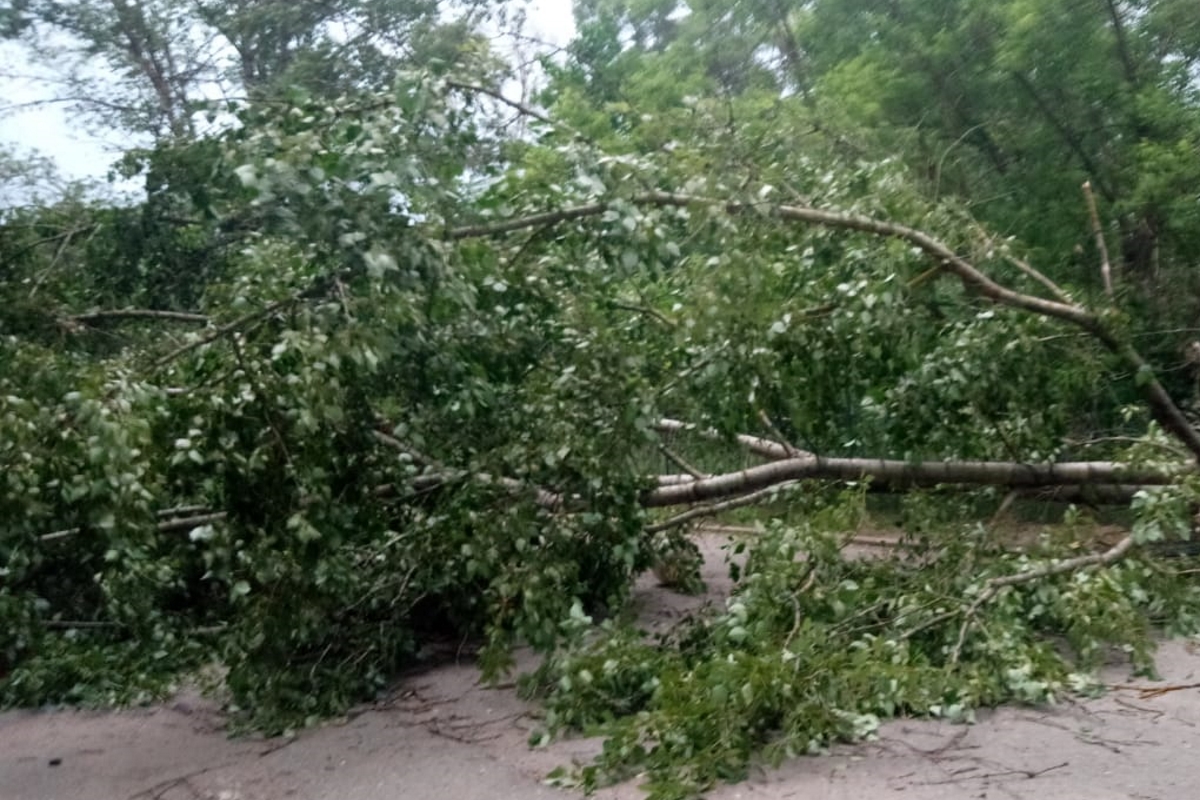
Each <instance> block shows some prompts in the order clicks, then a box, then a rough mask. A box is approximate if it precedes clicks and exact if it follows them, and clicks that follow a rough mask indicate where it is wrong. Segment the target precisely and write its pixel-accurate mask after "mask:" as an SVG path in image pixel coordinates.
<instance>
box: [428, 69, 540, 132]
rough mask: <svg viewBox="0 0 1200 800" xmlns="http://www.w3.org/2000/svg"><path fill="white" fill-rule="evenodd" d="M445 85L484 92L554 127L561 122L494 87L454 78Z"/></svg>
mask: <svg viewBox="0 0 1200 800" xmlns="http://www.w3.org/2000/svg"><path fill="white" fill-rule="evenodd" d="M446 85H447V86H449V87H451V88H454V89H459V90H462V91H464V92H477V93H478V94H486V95H487V96H488V97H491V98H492V99H494V100H499V101H500V102H501V103H504V105H506V106H509V107H511V108H514V109H516V110H517V111H519V112H521V113H522V114H524V115H525V116H527V117H533V118H534V119H536V120H537V121H538V122H544V123H546V124H547V125H551V126H554V127H556V128H557V127H561V123H558V122H555V121H554V120H553V119H551V118H550V117H548V116H547V115H546V114H543V113H542V112H541V111H538V110H537V109H535V108H531V107H530V106H528V105H526V104H525V103H522V102H521V101H520V100H513V99H512V98H509V97H505V96H504V94H503V93H502V92H500V91H498V90H496V89H489V88H488V87H486V86H479V85H478V84H474V83H463V82H461V81H455V80H448V81H446Z"/></svg>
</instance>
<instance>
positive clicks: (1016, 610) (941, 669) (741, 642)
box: [525, 492, 1200, 800]
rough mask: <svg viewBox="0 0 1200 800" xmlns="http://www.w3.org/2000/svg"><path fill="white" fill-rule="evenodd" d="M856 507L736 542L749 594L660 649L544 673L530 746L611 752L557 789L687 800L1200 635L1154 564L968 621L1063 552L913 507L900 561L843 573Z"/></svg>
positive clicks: (1172, 574)
mask: <svg viewBox="0 0 1200 800" xmlns="http://www.w3.org/2000/svg"><path fill="white" fill-rule="evenodd" d="M863 503H864V495H862V494H861V493H854V492H851V493H848V494H843V495H842V496H825V497H820V498H818V499H810V500H808V501H806V502H802V503H801V504H800V507H797V508H793V509H792V510H793V512H794V513H797V514H798V516H799V517H801V518H802V519H803V522H802V523H801V524H799V525H790V524H787V523H784V522H771V523H768V524H767V525H765V526H762V527H761V529H760V531H759V533H757V534H756V535H755V541H754V543H753V545H752V546H750V547H747V546H746V544H745V543H744V542H741V543H738V544H737V545H731V546H730V553H729V567H730V570H731V571H732V572H733V573H734V575H735V577H736V579H737V583H736V586H735V589H734V591H733V593H732V595H731V596H730V597H729V598H728V600H727V601H726V602H725V607H724V608H723V609H719V610H715V611H713V612H712V613H700V614H697V615H695V616H693V617H691V618H688V619H685V620H684V621H683V622H681V623H679V624H677V625H676V626H675V627H674V628H673V629H672V630H671V631H670V632H669V633H666V634H663V635H659V636H658V637H657V638H655V637H651V636H649V635H648V634H645V633H640V632H637V631H635V630H631V629H630V627H628V626H627V625H623V624H615V623H613V622H605V623H604V624H603V625H601V626H600V628H599V631H598V632H597V633H596V634H595V635H592V636H589V637H587V638H585V639H583V640H581V641H579V642H578V643H577V644H576V645H575V646H574V647H573V648H570V649H567V650H564V651H562V652H560V653H558V654H556V655H555V656H554V658H553V659H551V660H549V661H548V662H547V664H546V665H545V666H544V667H543V668H542V669H541V670H540V672H539V673H538V674H537V675H535V676H531V677H530V679H529V680H528V681H527V682H526V684H525V688H526V690H527V691H529V692H530V693H531V694H536V695H540V696H543V697H544V700H545V703H546V707H547V717H546V721H545V726H546V727H545V730H544V731H543V732H541V733H535V734H534V736H533V737H532V738H531V741H532V742H533V743H534V744H538V743H540V742H543V741H545V739H546V738H547V737H549V736H550V735H553V734H554V733H560V732H562V731H566V730H578V731H582V732H585V733H589V734H591V735H597V734H599V735H602V736H604V737H605V741H604V746H603V749H602V751H601V753H600V754H599V755H598V756H597V757H596V758H595V760H594V761H593V762H592V763H591V764H587V765H584V766H580V767H577V768H576V769H574V770H568V769H566V768H563V769H560V770H558V771H556V773H555V774H554V776H553V777H554V779H555V780H556V781H557V782H558V783H560V784H563V785H571V786H577V787H581V788H583V789H585V790H587V791H589V792H590V791H592V790H594V789H596V788H598V787H601V786H604V785H607V784H608V783H610V782H614V781H620V780H625V779H628V778H631V777H633V776H641V777H642V778H643V779H644V783H643V788H645V789H646V790H647V791H648V796H649V797H650V798H654V799H655V800H668V798H679V799H682V798H689V797H694V796H697V795H699V794H700V793H702V792H704V791H705V790H707V789H709V788H711V787H712V786H713V785H714V784H715V783H718V782H723V781H728V782H734V781H738V780H741V779H743V778H745V777H746V775H747V773H748V771H749V770H750V769H751V767H752V766H754V765H755V764H758V763H763V762H765V763H771V764H778V763H779V762H780V761H781V760H783V759H784V758H790V757H795V756H796V755H801V754H814V753H820V752H823V751H825V750H826V749H827V748H828V747H829V746H830V745H832V744H834V743H836V742H841V741H858V740H861V739H864V738H868V737H870V736H871V735H873V734H874V732H875V730H876V729H877V727H878V725H879V723H880V721H881V720H886V719H889V718H892V717H895V716H897V715H903V714H915V715H921V716H935V717H942V718H946V719H950V720H955V721H960V722H967V721H970V720H972V719H973V718H974V712H975V710H976V709H979V708H981V707H989V706H994V705H998V704H1001V703H1025V704H1038V703H1047V702H1054V701H1055V699H1056V698H1058V697H1061V696H1062V695H1063V694H1064V693H1067V692H1089V691H1095V690H1098V688H1099V687H1097V686H1096V685H1095V684H1094V679H1093V678H1092V677H1090V676H1091V670H1092V669H1094V668H1096V667H1097V666H1099V665H1100V664H1101V663H1103V662H1104V661H1105V660H1106V659H1107V658H1111V654H1112V652H1113V650H1114V648H1116V647H1118V646H1119V647H1120V648H1123V649H1124V650H1125V651H1127V652H1128V654H1129V656H1130V658H1131V659H1132V661H1133V664H1134V666H1135V667H1136V669H1138V670H1140V671H1143V672H1151V671H1152V669H1153V661H1152V653H1153V650H1154V644H1153V640H1152V634H1151V627H1150V625H1149V624H1148V621H1149V620H1154V621H1155V622H1157V623H1159V624H1164V625H1167V626H1169V627H1171V628H1173V629H1175V630H1195V629H1196V625H1197V622H1198V621H1200V592H1197V591H1196V589H1195V587H1194V586H1192V585H1189V583H1188V582H1187V580H1186V579H1185V578H1181V576H1180V575H1179V574H1178V572H1177V571H1176V570H1175V569H1168V568H1164V567H1163V566H1162V565H1160V564H1157V563H1155V562H1153V561H1151V560H1145V559H1141V558H1138V559H1130V560H1128V561H1125V562H1123V563H1121V564H1119V565H1117V566H1114V567H1111V568H1109V569H1107V570H1104V571H1097V572H1083V573H1074V574H1063V575H1059V576H1057V577H1055V578H1053V579H1051V580H1044V581H1039V582H1030V583H1025V584H1018V585H1014V586H1010V587H1008V588H1006V589H1005V590H1003V593H1002V594H1001V595H1000V596H999V597H997V598H996V599H995V600H993V601H992V603H991V604H989V606H988V607H987V610H986V611H982V610H980V611H979V613H980V615H981V616H980V618H979V619H977V620H971V619H969V617H970V615H971V614H972V613H973V611H972V610H970V609H968V607H967V606H966V605H964V598H966V600H967V601H970V600H971V599H973V598H977V597H979V595H980V594H981V593H982V592H983V591H984V589H985V587H986V585H987V582H988V581H989V580H991V579H994V578H998V577H1002V576H1010V575H1014V574H1019V573H1022V572H1026V571H1028V570H1030V569H1034V568H1038V567H1042V566H1045V565H1047V564H1051V563H1053V562H1054V560H1055V559H1057V558H1060V557H1061V556H1062V554H1063V552H1064V551H1063V548H1062V543H1061V542H1055V541H1053V539H1052V537H1051V536H1046V537H1044V538H1043V539H1042V540H1041V541H1039V542H1038V543H1036V544H1035V545H1034V546H1033V547H1032V548H1031V549H1030V550H1028V551H1027V552H1025V553H1024V554H1017V553H1014V552H1012V551H1011V550H1007V549H1005V547H1004V546H1003V542H1002V540H1001V537H999V536H997V535H996V533H995V532H994V531H986V530H985V529H984V528H983V527H982V526H981V525H979V524H978V523H977V522H976V523H969V522H965V521H963V520H962V519H961V518H960V517H959V515H958V513H956V512H954V511H952V510H949V509H948V508H947V506H946V504H945V502H944V501H942V500H938V501H936V502H934V499H933V498H932V497H920V496H914V497H912V498H910V499H909V500H907V501H906V506H907V508H906V510H905V517H906V518H907V520H908V523H909V525H910V526H912V527H913V528H917V529H921V530H923V531H925V532H924V533H922V534H918V535H912V536H910V537H908V538H907V539H906V540H905V541H904V543H903V545H904V547H905V555H904V556H903V557H901V558H895V559H893V558H882V559H880V558H848V557H847V556H846V553H845V548H846V546H847V544H848V538H847V534H845V533H844V531H846V530H848V529H849V530H853V529H854V528H855V527H856V525H857V524H858V523H859V521H860V519H861V518H862V517H863V516H864V514H865V510H864V505H863ZM952 507H953V504H952V506H951V508H952ZM962 510H965V508H964V509H962ZM956 517H957V518H958V522H955V519H956ZM1059 530H1060V534H1059V535H1060V536H1069V535H1070V533H1071V531H1070V530H1069V528H1064V529H1059ZM1076 532H1078V531H1076Z"/></svg>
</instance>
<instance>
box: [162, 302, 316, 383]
mask: <svg viewBox="0 0 1200 800" xmlns="http://www.w3.org/2000/svg"><path fill="white" fill-rule="evenodd" d="M297 300H298V298H294V297H289V298H288V299H287V300H277V301H275V302H274V303H270V304H268V305H267V306H266V307H265V308H261V309H259V310H257V311H251V312H250V313H249V314H243V315H242V316H240V317H238V318H237V319H235V320H234V321H233V322H230V323H227V324H225V325H222V326H220V327H218V328H213V329H212V330H211V331H209V332H208V333H206V334H204V335H203V336H201V337H200V338H199V339H196V340H195V341H191V342H188V343H187V344H182V345H180V346H179V347H176V348H175V349H174V350H172V351H171V352H169V353H167V354H166V355H164V356H160V357H159V358H158V359H156V360H155V361H154V364H153V365H152V366H153V367H154V368H156V369H157V368H158V367H163V366H166V365H167V364H170V363H171V362H172V361H174V360H175V359H177V358H179V357H180V356H182V355H184V354H186V353H189V352H191V351H192V350H195V349H197V348H200V347H203V346H204V345H206V344H212V343H213V342H215V341H217V340H218V339H220V338H222V337H225V336H229V335H231V334H234V333H237V332H238V331H240V330H241V329H242V328H243V327H244V326H245V325H247V324H248V323H251V322H257V321H260V320H262V319H265V318H266V317H268V316H270V315H271V314H274V313H275V312H276V311H278V310H279V309H281V308H284V307H286V306H288V305H291V304H292V303H295V302H297Z"/></svg>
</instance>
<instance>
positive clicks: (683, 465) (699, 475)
mask: <svg viewBox="0 0 1200 800" xmlns="http://www.w3.org/2000/svg"><path fill="white" fill-rule="evenodd" d="M658 449H659V450H660V451H661V452H662V454H663V455H664V456H666V457H667V458H668V459H670V460H671V462H672V463H673V464H675V466H677V467H679V468H680V469H682V470H683V471H684V472H686V473H687V474H688V475H691V476H692V477H693V478H695V479H696V480H703V479H704V478H707V477H709V475H708V473H706V472H701V471H700V470H698V469H697V468H696V467H693V466H692V465H691V464H689V463H688V462H687V461H686V460H684V458H683V456H681V455H679V454H678V453H676V452H675V451H674V450H672V449H671V448H669V447H667V446H666V445H665V444H662V443H661V442H660V443H659V445H658Z"/></svg>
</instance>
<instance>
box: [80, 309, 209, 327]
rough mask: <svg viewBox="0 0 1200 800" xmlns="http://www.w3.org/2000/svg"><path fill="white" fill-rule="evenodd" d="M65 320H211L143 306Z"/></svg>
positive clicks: (88, 323)
mask: <svg viewBox="0 0 1200 800" xmlns="http://www.w3.org/2000/svg"><path fill="white" fill-rule="evenodd" d="M63 319H64V320H66V321H67V322H75V323H79V324H82V325H91V324H94V323H97V322H104V321H107V320H116V321H121V320H127V319H163V320H170V321H172V322H192V323H196V324H198V325H207V324H208V323H209V322H210V321H211V320H210V318H209V317H208V316H206V315H204V314H192V313H189V312H186V311H155V310H152V309H144V308H123V309H113V310H111V311H90V312H88V313H86V314H74V315H72V316H69V317H64V318H63Z"/></svg>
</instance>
